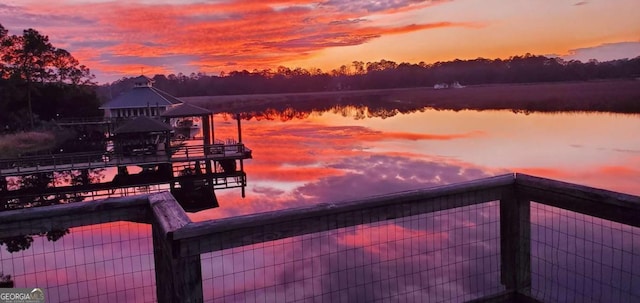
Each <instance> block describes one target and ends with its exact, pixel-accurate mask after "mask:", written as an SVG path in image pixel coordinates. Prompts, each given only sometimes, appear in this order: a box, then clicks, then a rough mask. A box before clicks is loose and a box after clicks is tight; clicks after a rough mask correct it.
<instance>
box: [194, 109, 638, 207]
mask: <svg viewBox="0 0 640 303" xmlns="http://www.w3.org/2000/svg"><path fill="white" fill-rule="evenodd" d="M381 116H382V117H381ZM292 117H294V118H292ZM296 117H297V118H296ZM218 118H219V119H218V121H217V122H216V123H218V124H217V127H218V128H217V130H216V132H218V136H219V137H225V136H229V137H233V136H235V128H234V127H235V123H234V121H231V120H226V121H225V119H224V117H218ZM242 123H243V124H242V129H243V130H242V131H243V133H242V136H243V138H242V139H243V141H244V142H245V143H246V144H247V146H249V147H250V148H252V149H253V155H254V159H252V160H249V161H246V165H245V169H246V171H247V175H248V191H247V197H246V198H245V199H242V198H240V197H239V194H238V193H236V192H234V191H226V192H225V191H220V192H218V193H217V194H218V198H219V201H220V208H217V209H211V210H208V211H204V212H201V213H199V214H197V215H195V216H194V219H207V218H216V217H228V216H234V215H239V214H246V213H252V212H261V211H268V210H275V209H281V208H286V207H292V206H296V205H300V204H310V203H319V202H333V201H340V200H346V199H354V198H359V197H365V196H370V195H378V194H384V193H391V192H397V191H403V190H410V189H417V188H424V187H430V186H435V185H442V184H448V183H455V182H460V181H464V180H469V179H476V178H482V177H486V176H491V175H497V174H503V173H509V172H521V173H527V174H532V175H536V176H540V177H547V178H553V179H558V180H562V181H567V182H574V183H579V184H584V185H589V186H593V187H599V188H604V189H609V190H614V191H620V192H624V193H630V194H636V195H639V194H640V139H639V138H638V135H637V133H638V131H640V116H638V115H622V114H609V113H530V114H523V113H513V112H511V111H473V110H464V111H457V112H456V111H436V110H431V109H424V110H420V111H416V112H412V113H408V114H402V113H397V112H396V111H394V110H393V109H389V110H388V111H386V112H383V113H380V111H379V110H378V111H376V112H375V113H370V112H369V111H368V109H367V108H363V107H358V108H357V107H350V106H348V107H341V108H336V109H333V110H330V111H324V112H310V113H291V112H284V113H282V112H275V111H274V112H267V113H265V114H260V115H257V116H256V117H254V118H253V119H251V120H249V121H246V120H245V121H243V122H242ZM225 125H227V126H229V128H228V130H227V129H226V128H225V127H224V126H225Z"/></svg>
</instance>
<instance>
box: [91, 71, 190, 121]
mask: <svg viewBox="0 0 640 303" xmlns="http://www.w3.org/2000/svg"><path fill="white" fill-rule="evenodd" d="M179 104H182V101H180V100H179V99H178V98H176V97H174V96H172V95H170V94H168V93H166V92H164V91H162V90H159V89H157V88H155V87H153V79H151V78H149V77H146V76H139V77H137V78H135V79H134V87H133V88H132V89H131V90H129V91H127V92H125V93H123V94H121V95H119V96H117V97H116V98H114V99H113V100H111V101H109V102H107V103H105V104H104V105H102V106H101V107H100V109H102V110H104V116H105V118H129V117H140V116H147V117H157V116H160V115H161V114H162V113H164V112H165V111H166V110H168V109H170V108H173V107H175V106H177V105H179Z"/></svg>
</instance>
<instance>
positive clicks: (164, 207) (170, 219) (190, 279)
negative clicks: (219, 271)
mask: <svg viewBox="0 0 640 303" xmlns="http://www.w3.org/2000/svg"><path fill="white" fill-rule="evenodd" d="M149 202H150V204H151V209H152V211H153V215H154V216H153V217H154V218H153V220H152V224H151V226H152V234H153V257H154V263H155V271H156V294H157V296H158V302H159V303H165V302H167V303H172V302H189V303H192V302H194V303H200V302H203V301H204V299H203V293H202V268H201V264H200V254H195V255H193V256H187V257H181V256H180V255H179V251H180V246H179V245H180V244H179V242H178V241H174V240H173V233H174V232H175V231H176V230H178V229H180V228H181V227H183V226H185V225H187V224H189V223H190V222H191V220H189V218H188V217H187V215H186V214H185V213H184V210H182V208H181V207H180V205H179V204H178V202H176V201H175V199H174V198H173V196H171V194H170V193H169V192H164V193H160V194H155V195H151V196H150V197H149Z"/></svg>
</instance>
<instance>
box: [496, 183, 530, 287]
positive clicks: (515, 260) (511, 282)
mask: <svg viewBox="0 0 640 303" xmlns="http://www.w3.org/2000/svg"><path fill="white" fill-rule="evenodd" d="M530 204H531V202H530V201H529V199H525V198H524V197H523V196H522V195H521V194H519V193H518V191H517V190H516V188H514V187H512V188H508V189H505V191H504V192H503V194H502V198H501V199H500V258H501V262H500V280H501V282H502V284H503V285H504V286H505V287H506V289H507V290H509V291H515V292H517V293H522V294H529V291H530V288H531V221H530V219H531V209H530Z"/></svg>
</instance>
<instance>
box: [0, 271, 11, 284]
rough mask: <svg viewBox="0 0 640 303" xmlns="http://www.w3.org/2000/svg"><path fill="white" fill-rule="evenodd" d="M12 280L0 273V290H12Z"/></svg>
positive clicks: (9, 276)
mask: <svg viewBox="0 0 640 303" xmlns="http://www.w3.org/2000/svg"><path fill="white" fill-rule="evenodd" d="M12 287H13V280H11V275H5V274H4V273H2V272H0V288H12Z"/></svg>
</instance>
